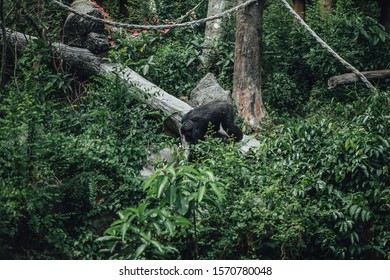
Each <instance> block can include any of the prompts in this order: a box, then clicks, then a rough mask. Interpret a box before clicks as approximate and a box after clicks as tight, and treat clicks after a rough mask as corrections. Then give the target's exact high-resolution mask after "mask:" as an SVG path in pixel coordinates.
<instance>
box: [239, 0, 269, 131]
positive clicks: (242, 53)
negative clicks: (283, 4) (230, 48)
mask: <svg viewBox="0 0 390 280" xmlns="http://www.w3.org/2000/svg"><path fill="white" fill-rule="evenodd" d="M237 2H238V4H241V3H243V2H245V0H238V1H237ZM266 2H267V1H266V0H259V1H258V2H255V3H253V4H252V5H249V6H248V7H246V8H244V9H241V10H240V11H238V13H237V19H236V46H235V58H234V76H233V98H234V100H235V103H236V105H237V109H238V115H239V116H240V117H241V118H243V119H244V121H245V122H246V124H247V125H248V126H249V128H250V129H252V130H256V128H257V126H258V125H259V124H260V121H261V119H262V118H263V117H264V116H265V114H266V111H265V107H264V105H263V100H262V97H261V36H262V26H261V25H262V15H263V11H264V7H265V3H266Z"/></svg>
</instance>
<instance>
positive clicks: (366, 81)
mask: <svg viewBox="0 0 390 280" xmlns="http://www.w3.org/2000/svg"><path fill="white" fill-rule="evenodd" d="M281 1H282V3H283V4H284V6H286V8H287V9H288V10H289V11H290V13H292V14H293V16H294V18H295V19H296V20H297V22H298V23H299V24H301V25H302V26H303V27H304V28H305V29H306V30H307V31H308V32H309V33H310V34H311V35H312V36H313V37H314V38H315V39H316V41H317V42H318V43H320V45H321V46H322V47H323V48H324V49H326V50H327V51H328V52H329V53H330V54H331V55H333V57H334V58H336V59H337V60H338V61H340V63H341V64H342V65H344V66H345V67H346V68H348V69H349V70H351V71H352V72H353V73H354V74H355V75H356V76H358V77H359V79H360V80H361V81H362V82H363V83H364V84H365V85H366V86H367V87H368V88H369V89H370V90H371V91H372V92H376V91H377V90H376V88H375V87H374V86H373V85H372V84H371V83H370V82H369V81H368V80H367V78H366V77H365V76H364V75H363V74H362V73H361V72H360V71H359V70H357V69H356V68H355V67H353V66H352V65H351V64H349V63H348V62H347V61H346V60H345V59H343V58H342V57H341V56H340V55H338V54H337V53H336V52H335V51H334V50H333V49H332V48H331V47H330V46H329V45H328V44H327V43H325V41H324V40H322V39H321V38H320V37H319V36H318V35H317V34H316V33H315V32H314V31H313V30H312V29H311V28H310V26H308V25H307V24H306V22H305V21H304V20H303V19H302V18H301V17H300V16H299V15H298V14H297V13H296V12H295V11H294V10H293V8H291V6H290V5H289V4H288V3H287V1H286V0H281Z"/></svg>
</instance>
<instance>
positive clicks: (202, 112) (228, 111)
mask: <svg viewBox="0 0 390 280" xmlns="http://www.w3.org/2000/svg"><path fill="white" fill-rule="evenodd" d="M181 124H182V125H181V128H180V132H181V134H182V135H183V136H184V138H185V140H186V141H187V142H188V143H189V144H197V143H198V141H199V140H204V139H205V135H206V134H207V132H210V130H211V132H212V133H213V135H214V136H215V135H216V134H217V133H218V131H219V130H220V127H221V125H222V128H223V129H224V130H225V132H226V133H227V134H228V135H229V136H230V137H232V136H233V137H234V141H235V142H238V141H241V140H242V137H243V134H242V131H241V130H240V129H239V128H238V127H237V126H236V125H235V124H234V114H233V106H232V105H231V104H229V103H228V102H226V101H213V102H210V103H207V104H205V105H202V106H199V107H198V108H195V109H193V110H191V111H190V112H188V113H187V114H186V115H184V117H183V119H182V120H181Z"/></svg>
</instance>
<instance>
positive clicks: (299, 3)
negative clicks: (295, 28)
mask: <svg viewBox="0 0 390 280" xmlns="http://www.w3.org/2000/svg"><path fill="white" fill-rule="evenodd" d="M305 6H306V1H305V0H293V5H292V7H293V9H294V11H296V12H297V14H298V15H300V16H301V18H303V19H304V18H305Z"/></svg>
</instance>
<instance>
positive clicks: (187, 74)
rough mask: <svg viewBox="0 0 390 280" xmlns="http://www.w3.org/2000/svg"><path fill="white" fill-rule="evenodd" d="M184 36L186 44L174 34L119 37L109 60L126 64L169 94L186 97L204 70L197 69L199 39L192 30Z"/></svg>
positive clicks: (200, 42) (200, 43) (198, 63)
mask: <svg viewBox="0 0 390 280" xmlns="http://www.w3.org/2000/svg"><path fill="white" fill-rule="evenodd" d="M183 35H184V36H186V38H187V40H188V43H186V40H181V41H180V42H179V41H177V40H176V39H175V36H176V35H174V34H172V35H162V34H160V33H154V32H147V33H141V35H139V36H137V37H129V36H125V37H119V38H117V40H116V45H115V47H114V48H113V49H112V51H110V60H111V61H117V62H119V61H120V62H121V63H123V64H125V65H127V66H129V67H130V68H132V69H134V70H135V71H137V72H139V73H141V74H142V75H144V76H145V77H146V78H148V79H149V80H151V81H152V82H153V83H155V84H157V85H158V86H159V87H161V88H162V89H164V90H166V91H167V92H169V93H170V94H173V95H175V96H177V97H179V96H187V95H188V94H189V92H190V91H191V90H192V89H193V88H194V87H195V85H196V83H197V82H198V81H199V80H200V79H201V78H202V77H203V75H204V74H205V72H204V71H203V70H202V69H200V65H201V64H202V63H203V57H202V55H201V50H202V41H201V39H200V38H199V36H196V35H194V34H192V33H191V34H183Z"/></svg>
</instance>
